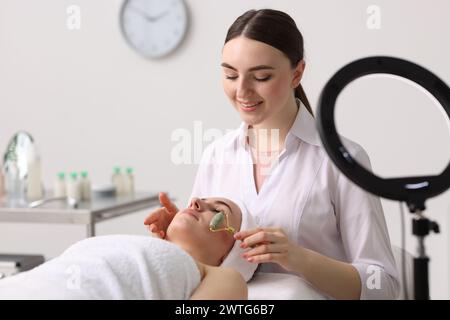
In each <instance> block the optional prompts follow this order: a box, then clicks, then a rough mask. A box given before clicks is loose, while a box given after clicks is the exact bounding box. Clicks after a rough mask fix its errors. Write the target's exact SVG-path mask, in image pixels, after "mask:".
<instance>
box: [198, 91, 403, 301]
mask: <svg viewBox="0 0 450 320" xmlns="http://www.w3.org/2000/svg"><path fill="white" fill-rule="evenodd" d="M297 104H298V105H299V106H300V108H299V112H297V116H296V118H295V121H294V123H293V125H292V127H291V129H290V130H289V132H288V134H287V136H286V140H285V149H284V150H283V151H282V152H281V153H280V155H279V156H278V161H277V163H276V164H275V165H274V166H273V168H272V170H271V171H270V174H269V175H268V176H267V177H266V179H265V181H264V183H263V185H262V187H261V189H260V190H259V193H257V191H256V187H255V180H254V175H253V160H252V156H251V153H250V151H249V148H248V146H247V143H246V136H247V132H248V125H247V124H245V123H242V124H241V126H240V127H239V129H237V130H235V131H233V132H230V133H228V134H227V135H225V136H223V137H222V138H219V139H217V140H216V141H214V142H213V143H211V144H210V145H209V146H208V147H207V148H206V149H205V151H204V153H203V155H202V160H201V163H200V166H199V169H198V172H197V176H196V179H195V182H194V186H193V190H192V194H191V198H192V197H194V196H195V197H211V196H220V195H232V196H233V197H238V198H240V199H241V201H242V202H244V203H245V205H246V206H247V208H248V210H249V212H250V213H251V214H252V215H253V216H254V217H255V220H256V222H257V223H258V224H259V225H260V226H261V227H279V228H282V229H284V231H285V232H286V234H287V235H288V237H289V239H290V240H291V241H295V242H296V243H298V244H299V245H301V246H303V247H305V248H307V249H310V250H314V251H316V252H318V253H320V254H323V255H325V256H328V257H330V258H333V259H336V260H340V261H344V262H347V263H351V264H352V265H353V266H354V267H355V268H356V269H357V270H358V273H359V275H360V279H361V284H362V287H361V299H395V298H396V297H397V295H398V292H399V281H398V275H397V271H396V267H395V260H394V256H393V253H392V249H391V243H390V239H389V234H388V230H387V226H386V221H385V219H384V213H383V209H382V206H381V201H380V199H379V198H378V197H375V196H373V195H371V194H369V193H367V192H366V191H364V190H362V189H361V188H360V187H358V186H357V185H355V184H354V183H353V182H351V181H350V180H348V179H347V178H346V177H345V176H344V175H343V174H342V173H341V172H340V171H339V170H338V169H337V168H336V167H335V166H334V164H333V163H332V161H331V160H330V159H329V158H328V156H327V154H326V152H325V150H324V149H323V147H322V144H321V141H320V138H319V135H318V132H317V129H316V124H315V120H314V118H313V117H312V116H311V114H310V113H309V112H308V111H307V110H306V108H305V107H304V106H303V104H302V103H301V102H300V100H298V99H297ZM342 140H343V141H344V143H345V145H346V147H347V149H349V151H350V153H351V154H352V155H353V157H355V158H356V159H357V160H358V162H359V163H361V164H362V165H363V166H364V167H365V168H371V166H370V161H369V158H368V155H367V153H366V152H365V151H364V150H363V148H361V146H359V145H358V144H356V143H354V142H351V141H350V140H348V139H345V138H342ZM259 272H287V271H285V270H284V269H282V268H281V267H280V266H279V265H277V264H274V263H266V264H262V266H260V268H259Z"/></svg>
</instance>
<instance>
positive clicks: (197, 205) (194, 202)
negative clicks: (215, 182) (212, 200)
mask: <svg viewBox="0 0 450 320" xmlns="http://www.w3.org/2000/svg"><path fill="white" fill-rule="evenodd" d="M201 201H202V200H200V199H199V198H192V199H191V204H190V205H189V209H193V210H196V211H201V210H202V203H201Z"/></svg>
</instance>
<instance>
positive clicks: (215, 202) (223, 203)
mask: <svg viewBox="0 0 450 320" xmlns="http://www.w3.org/2000/svg"><path fill="white" fill-rule="evenodd" d="M200 200H206V198H202V199H200ZM214 204H222V205H224V206H225V207H227V208H228V210H230V213H231V214H233V210H231V208H230V206H229V205H228V204H227V203H226V202H223V201H220V200H216V201H214Z"/></svg>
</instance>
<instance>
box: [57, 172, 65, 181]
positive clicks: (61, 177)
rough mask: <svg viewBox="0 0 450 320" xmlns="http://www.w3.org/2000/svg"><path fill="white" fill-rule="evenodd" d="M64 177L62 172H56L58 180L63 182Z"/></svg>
mask: <svg viewBox="0 0 450 320" xmlns="http://www.w3.org/2000/svg"><path fill="white" fill-rule="evenodd" d="M65 176H66V174H65V173H64V172H58V178H59V179H60V180H64V178H65Z"/></svg>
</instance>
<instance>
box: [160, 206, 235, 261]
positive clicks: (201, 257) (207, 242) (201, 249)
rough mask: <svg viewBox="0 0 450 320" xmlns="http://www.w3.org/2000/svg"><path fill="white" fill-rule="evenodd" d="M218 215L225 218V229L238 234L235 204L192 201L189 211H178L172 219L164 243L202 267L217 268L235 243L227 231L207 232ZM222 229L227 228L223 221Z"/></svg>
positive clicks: (187, 209)
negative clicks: (231, 228)
mask: <svg viewBox="0 0 450 320" xmlns="http://www.w3.org/2000/svg"><path fill="white" fill-rule="evenodd" d="M220 211H222V212H224V213H225V214H226V216H227V217H228V226H230V227H233V228H234V229H235V231H236V232H237V231H239V229H240V226H241V219H242V215H241V209H240V208H239V207H238V206H237V205H236V204H235V203H234V202H232V201H230V200H228V199H226V198H205V199H199V198H192V200H191V203H190V205H189V207H188V208H186V209H183V210H180V211H179V212H178V213H177V214H176V215H175V217H174V218H173V220H172V222H171V223H170V225H169V227H168V229H167V236H166V239H167V240H168V241H171V242H173V243H175V244H177V245H179V246H180V247H182V248H183V249H184V250H186V251H187V252H188V253H189V254H190V255H191V256H192V257H194V258H195V259H197V260H198V261H200V262H202V263H205V264H209V265H213V266H218V265H220V264H221V263H222V260H223V259H224V258H225V257H226V256H227V254H228V252H229V251H230V250H231V248H232V247H233V244H234V241H235V240H234V238H233V234H231V233H230V232H228V231H217V232H212V231H210V229H209V224H210V222H211V219H212V218H213V217H214V216H215V215H216V214H217V213H218V212H220ZM222 227H227V225H226V219H225V218H224V219H223V222H222V224H221V225H220V228H222Z"/></svg>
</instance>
